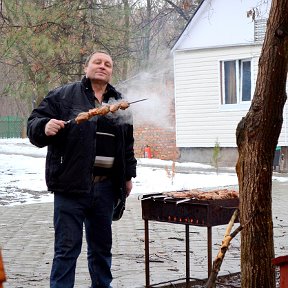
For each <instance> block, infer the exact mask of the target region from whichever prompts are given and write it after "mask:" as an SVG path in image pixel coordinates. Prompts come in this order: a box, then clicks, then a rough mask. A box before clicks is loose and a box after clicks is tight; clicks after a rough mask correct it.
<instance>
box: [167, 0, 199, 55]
mask: <svg viewBox="0 0 288 288" xmlns="http://www.w3.org/2000/svg"><path fill="white" fill-rule="evenodd" d="M204 1H205V0H202V1H201V2H200V3H199V5H198V7H197V8H196V10H195V11H194V13H193V15H192V16H191V17H190V19H189V21H188V22H187V24H186V25H185V27H184V29H183V31H182V32H181V34H180V35H179V37H178V38H177V40H176V42H175V44H174V45H173V47H172V49H171V51H172V52H173V51H174V48H175V47H176V46H177V43H178V41H179V40H180V38H181V37H182V35H183V33H184V31H185V30H186V28H187V27H188V26H189V24H190V22H191V21H192V19H193V18H194V16H195V15H196V14H197V12H198V10H199V9H200V7H201V5H202V4H203V3H204Z"/></svg>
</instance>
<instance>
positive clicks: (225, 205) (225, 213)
mask: <svg viewBox="0 0 288 288" xmlns="http://www.w3.org/2000/svg"><path fill="white" fill-rule="evenodd" d="M153 196H155V198H153ZM163 199H164V197H161V193H160V194H159V193H157V194H147V195H144V196H143V197H142V199H141V207H142V219H143V220H144V230H145V239H144V242H145V281H146V285H145V287H153V286H151V284H150V260H149V221H156V222H166V223H171V224H182V225H185V246H186V278H185V279H186V285H188V284H189V282H190V280H191V277H190V239H189V227H190V225H192V226H201V227H207V258H208V269H207V270H208V277H209V275H210V273H211V271H212V227H213V226H218V225H225V224H228V223H229V221H230V219H231V217H232V215H233V213H234V211H235V209H237V208H238V206H239V199H238V198H233V199H224V200H205V201H204V200H195V199H191V200H190V201H189V200H188V201H187V202H181V200H183V199H180V198H178V199H167V200H163ZM179 200H180V201H179ZM177 201H179V204H176V203H177ZM164 207H165V208H164ZM235 222H238V219H237V220H236V221H235ZM178 280H179V279H178ZM170 282H171V281H170ZM154 285H155V284H154ZM187 287H188V286H187Z"/></svg>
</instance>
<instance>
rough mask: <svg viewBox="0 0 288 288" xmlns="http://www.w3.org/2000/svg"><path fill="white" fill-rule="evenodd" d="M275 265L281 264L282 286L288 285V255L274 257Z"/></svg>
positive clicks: (281, 287)
mask: <svg viewBox="0 0 288 288" xmlns="http://www.w3.org/2000/svg"><path fill="white" fill-rule="evenodd" d="M272 263H273V264H274V265H277V266H280V288H287V287H288V255H287V256H280V257H277V258H274V259H272Z"/></svg>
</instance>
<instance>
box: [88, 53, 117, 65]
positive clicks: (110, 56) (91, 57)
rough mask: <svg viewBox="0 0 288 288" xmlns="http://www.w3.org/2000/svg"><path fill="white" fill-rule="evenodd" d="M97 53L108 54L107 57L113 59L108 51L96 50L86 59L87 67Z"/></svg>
mask: <svg viewBox="0 0 288 288" xmlns="http://www.w3.org/2000/svg"><path fill="white" fill-rule="evenodd" d="M96 53H102V54H106V55H108V56H110V57H111V55H110V53H109V52H108V51H106V50H94V51H93V52H92V53H91V54H90V55H89V56H88V57H87V58H86V61H85V64H84V65H85V67H86V66H87V65H88V63H89V61H90V59H91V58H92V56H93V55H94V54H96ZM111 58H112V57H111Z"/></svg>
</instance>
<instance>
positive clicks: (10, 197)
mask: <svg viewBox="0 0 288 288" xmlns="http://www.w3.org/2000/svg"><path fill="white" fill-rule="evenodd" d="M45 155H46V148H37V147H35V146H33V145H32V144H30V142H29V140H28V139H20V138H19V139H0V205H9V206H11V205H21V204H29V203H40V202H41V203H43V202H52V201H53V194H51V193H50V192H48V191H47V187H46V183H45ZM137 160H138V166H137V177H136V178H134V179H133V190H132V192H131V195H135V196H137V197H141V195H144V194H149V193H160V192H168V191H179V190H185V189H193V188H199V189H204V190H205V188H207V189H209V188H210V189H211V188H213V189H214V188H217V187H225V186H236V187H237V183H238V180H237V175H236V173H235V170H234V168H233V167H232V168H229V169H226V171H227V172H222V173H218V174H217V173H216V170H215V168H213V167H212V166H210V165H203V164H199V163H193V162H185V163H178V162H176V163H175V165H176V168H178V167H179V168H185V170H187V169H188V168H189V169H190V170H191V172H189V173H187V172H186V173H175V174H174V175H173V171H172V164H173V162H172V161H164V160H159V159H147V158H140V159H137ZM273 180H279V181H281V182H288V177H283V176H281V177H277V176H273Z"/></svg>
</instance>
